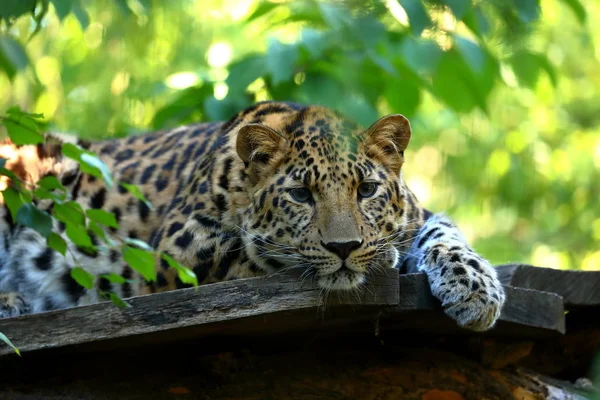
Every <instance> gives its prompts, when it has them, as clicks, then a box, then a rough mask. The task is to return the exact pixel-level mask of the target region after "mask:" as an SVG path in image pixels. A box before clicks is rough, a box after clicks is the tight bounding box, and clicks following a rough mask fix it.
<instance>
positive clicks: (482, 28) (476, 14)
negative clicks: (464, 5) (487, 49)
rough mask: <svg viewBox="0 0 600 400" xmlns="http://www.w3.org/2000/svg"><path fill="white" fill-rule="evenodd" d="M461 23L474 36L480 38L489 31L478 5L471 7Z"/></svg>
mask: <svg viewBox="0 0 600 400" xmlns="http://www.w3.org/2000/svg"><path fill="white" fill-rule="evenodd" d="M463 22H464V23H465V25H467V27H468V28H469V29H470V30H471V32H473V33H474V34H475V35H477V36H479V37H482V36H484V35H486V34H487V33H488V31H489V30H490V23H489V22H488V20H487V18H486V17H485V15H484V13H483V11H481V7H480V6H479V5H475V6H473V7H472V8H471V9H470V10H468V11H467V13H466V14H465V15H464V17H463Z"/></svg>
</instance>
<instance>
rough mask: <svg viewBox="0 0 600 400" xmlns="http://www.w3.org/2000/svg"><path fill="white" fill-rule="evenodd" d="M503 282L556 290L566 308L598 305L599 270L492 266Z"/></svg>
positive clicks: (517, 285) (599, 294) (599, 304)
mask: <svg viewBox="0 0 600 400" xmlns="http://www.w3.org/2000/svg"><path fill="white" fill-rule="evenodd" d="M496 270H497V271H498V277H499V278H500V281H501V282H502V284H503V285H510V286H515V287H520V288H526V289H535V290H540V291H543V292H552V293H556V294H558V295H559V296H561V297H562V298H563V301H564V306H565V308H566V309H572V308H577V307H598V306H600V290H599V288H600V271H564V270H557V269H551V268H542V267H534V266H531V265H527V264H507V265H500V266H497V267H496Z"/></svg>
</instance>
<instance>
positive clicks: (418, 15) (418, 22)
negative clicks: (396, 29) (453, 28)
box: [398, 0, 431, 36]
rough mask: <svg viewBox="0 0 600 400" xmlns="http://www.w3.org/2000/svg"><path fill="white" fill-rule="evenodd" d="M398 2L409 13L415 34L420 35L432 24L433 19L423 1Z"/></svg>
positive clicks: (408, 0) (411, 28) (400, 0)
mask: <svg viewBox="0 0 600 400" xmlns="http://www.w3.org/2000/svg"><path fill="white" fill-rule="evenodd" d="M398 3H400V5H401V6H402V8H404V11H405V12H406V15H408V22H409V23H410V30H411V31H412V33H413V34H414V35H416V36H420V35H421V33H422V32H423V31H424V30H425V29H426V28H427V27H429V26H430V25H431V19H430V18H429V14H427V10H425V6H424V5H423V3H422V2H421V0H398Z"/></svg>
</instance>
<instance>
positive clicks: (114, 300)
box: [108, 292, 131, 308]
mask: <svg viewBox="0 0 600 400" xmlns="http://www.w3.org/2000/svg"><path fill="white" fill-rule="evenodd" d="M108 297H110V301H112V303H113V304H114V305H115V306H117V307H119V308H130V307H131V304H129V303H128V302H126V301H125V300H123V299H122V298H120V297H119V296H117V295H116V294H115V293H113V292H109V293H108Z"/></svg>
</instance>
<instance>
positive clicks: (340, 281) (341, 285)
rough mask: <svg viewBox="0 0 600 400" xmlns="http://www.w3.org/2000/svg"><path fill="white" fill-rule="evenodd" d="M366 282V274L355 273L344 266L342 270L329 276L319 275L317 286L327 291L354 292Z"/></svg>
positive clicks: (339, 269)
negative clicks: (353, 290)
mask: <svg viewBox="0 0 600 400" xmlns="http://www.w3.org/2000/svg"><path fill="white" fill-rule="evenodd" d="M364 281H365V273H364V272H359V271H354V270H351V269H350V268H348V267H347V266H346V265H345V264H342V266H341V267H340V268H338V269H337V270H335V271H334V272H330V273H328V274H324V275H319V276H318V279H317V284H318V285H319V286H320V287H321V288H323V289H327V290H352V289H356V288H357V287H359V286H360V285H361V284H362V283H364Z"/></svg>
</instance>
